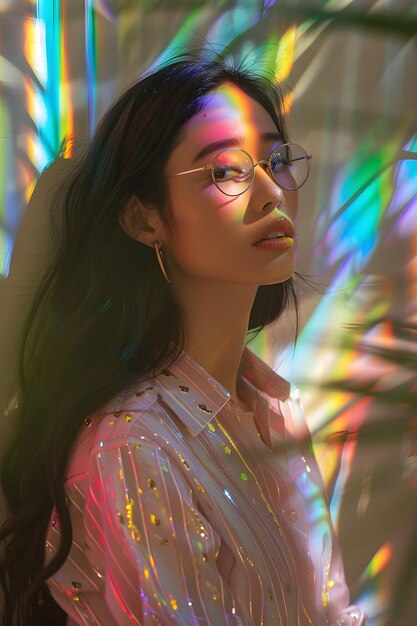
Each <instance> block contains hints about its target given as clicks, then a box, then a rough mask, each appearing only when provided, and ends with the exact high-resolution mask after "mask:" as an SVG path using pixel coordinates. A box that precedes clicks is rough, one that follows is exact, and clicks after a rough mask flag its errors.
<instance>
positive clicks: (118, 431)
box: [66, 379, 161, 480]
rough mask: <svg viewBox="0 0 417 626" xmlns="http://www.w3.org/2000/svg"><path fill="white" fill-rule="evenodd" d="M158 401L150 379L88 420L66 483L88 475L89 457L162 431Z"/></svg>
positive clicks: (75, 445) (74, 451)
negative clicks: (74, 478)
mask: <svg viewBox="0 0 417 626" xmlns="http://www.w3.org/2000/svg"><path fill="white" fill-rule="evenodd" d="M157 400H158V389H157V385H156V384H155V381H153V380H152V379H149V380H147V381H143V382H141V383H138V384H134V385H130V386H129V387H126V388H125V389H123V391H121V392H120V393H119V394H117V395H116V396H114V397H113V398H112V399H111V400H109V401H108V402H107V403H106V404H105V405H103V406H101V407H100V408H99V409H98V410H97V411H94V413H92V414H91V415H89V416H88V417H86V418H85V419H84V422H83V425H82V428H81V430H80V432H79V433H78V436H77V438H76V440H75V442H74V445H73V447H72V451H71V453H70V458H69V464H68V470H67V474H66V479H67V480H68V479H71V478H72V477H75V476H78V475H80V474H83V473H87V472H88V466H89V460H90V457H91V456H92V455H95V454H96V453H97V452H100V451H101V450H103V449H109V448H118V447H120V446H124V445H126V444H128V443H129V441H134V440H137V439H138V438H140V437H144V438H146V439H147V438H149V437H150V435H151V433H152V432H154V431H155V427H156V426H159V430H160V425H161V420H160V417H159V415H158V412H157V411H156V410H155V408H156V407H155V405H156V404H157Z"/></svg>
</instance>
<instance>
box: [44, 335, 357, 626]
mask: <svg viewBox="0 0 417 626" xmlns="http://www.w3.org/2000/svg"><path fill="white" fill-rule="evenodd" d="M237 393H238V396H239V399H241V400H242V401H243V403H244V404H245V406H247V407H248V409H250V410H249V411H242V410H241V408H240V407H239V406H238V404H237V403H236V402H235V401H234V399H233V398H232V397H231V395H230V393H229V392H228V391H227V389H225V388H224V387H223V386H222V385H221V384H220V383H219V382H218V381H216V380H215V379H214V378H213V377H211V376H210V375H209V374H208V373H207V372H206V370H204V369H203V368H202V367H201V366H200V365H199V364H198V363H197V362H196V361H194V360H193V359H192V358H191V357H190V356H189V355H188V354H187V353H185V352H183V353H182V358H181V361H180V363H179V364H178V365H177V366H176V367H174V368H172V370H171V371H167V370H165V371H164V372H163V373H162V374H161V375H160V376H158V377H157V378H153V379H149V380H147V381H142V382H140V383H138V384H136V385H132V386H130V387H129V388H126V389H125V390H124V391H123V392H122V393H121V394H120V395H119V396H117V397H116V398H114V399H113V400H112V401H111V402H109V403H108V404H107V405H106V406H104V407H102V408H101V409H100V410H99V411H97V412H96V413H94V414H93V415H91V416H90V418H89V419H87V420H86V424H85V426H84V428H83V430H82V432H80V433H79V436H78V438H77V441H76V442H75V445H74V447H73V450H72V453H71V456H70V464H69V468H68V473H67V477H66V483H65V485H66V490H67V495H68V502H69V507H70V513H71V520H72V526H73V545H72V548H71V552H70V554H69V556H68V558H67V560H66V561H65V563H64V565H63V566H62V567H61V569H60V570H59V571H58V572H56V573H55V574H54V575H53V576H52V577H51V578H50V579H49V580H48V586H49V588H50V590H51V593H52V595H53V596H54V598H55V600H56V601H57V602H58V603H59V604H60V605H61V606H62V608H63V609H64V610H65V611H66V612H67V614H68V615H69V618H68V626H76V625H81V624H82V625H93V624H94V625H100V626H116V625H117V626H131V625H132V624H134V625H138V626H139V625H140V626H151V625H152V626H155V625H159V626H180V625H181V626H198V625H199V626H231V625H233V626H234V625H240V626H262V625H263V626H279V625H286V626H297V625H299V626H301V625H303V626H304V625H307V624H314V625H315V626H322V625H329V624H332V625H334V626H336V625H337V624H340V625H342V624H344V625H345V626H359V625H362V624H364V623H365V617H364V614H363V612H362V611H361V609H359V608H358V607H356V606H348V604H349V597H348V596H349V594H348V589H347V586H346V583H345V579H344V571H343V564H342V560H341V555H340V551H339V548H338V545H337V542H336V539H335V534H334V530H333V527H332V524H331V520H330V515H329V508H328V505H327V502H326V499H325V496H324V488H323V483H322V480H321V476H320V474H319V470H318V466H317V463H316V461H315V459H314V457H313V454H312V452H311V444H310V438H309V433H308V429H307V425H306V421H305V417H304V412H303V409H302V405H301V403H300V400H299V394H298V389H296V388H295V387H294V385H292V384H291V383H289V382H287V381H286V380H284V379H283V378H282V377H280V376H279V375H277V374H276V373H275V372H274V371H273V370H272V369H271V368H270V367H269V366H268V365H266V363H264V362H263V361H262V360H261V359H260V358H258V357H257V356H256V355H255V354H254V353H253V352H251V351H250V350H249V348H247V347H245V349H244V353H243V356H242V361H241V364H240V369H239V377H238V383H237ZM59 540H60V530H59V519H58V517H57V515H56V514H55V512H54V513H53V515H52V517H51V522H50V526H49V529H48V534H47V537H46V550H45V559H46V562H49V560H50V559H51V558H52V556H53V554H54V551H55V550H56V549H57V546H58V545H59Z"/></svg>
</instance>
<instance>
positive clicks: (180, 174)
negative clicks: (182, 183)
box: [167, 165, 210, 178]
mask: <svg viewBox="0 0 417 626" xmlns="http://www.w3.org/2000/svg"><path fill="white" fill-rule="evenodd" d="M209 169H210V165H205V166H204V167H197V168H196V169H195V170H187V171H186V172H179V173H178V174H169V175H168V176H167V178H171V176H182V175H183V174H191V172H204V171H205V170H209Z"/></svg>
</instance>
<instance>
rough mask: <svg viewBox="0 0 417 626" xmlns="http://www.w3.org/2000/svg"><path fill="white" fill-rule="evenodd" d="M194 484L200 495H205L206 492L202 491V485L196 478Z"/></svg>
mask: <svg viewBox="0 0 417 626" xmlns="http://www.w3.org/2000/svg"><path fill="white" fill-rule="evenodd" d="M194 482H195V484H196V486H197V491H199V492H200V493H205V492H206V490H205V489H204V487H203V486H202V484H201V483H199V482H198V480H197V478H194Z"/></svg>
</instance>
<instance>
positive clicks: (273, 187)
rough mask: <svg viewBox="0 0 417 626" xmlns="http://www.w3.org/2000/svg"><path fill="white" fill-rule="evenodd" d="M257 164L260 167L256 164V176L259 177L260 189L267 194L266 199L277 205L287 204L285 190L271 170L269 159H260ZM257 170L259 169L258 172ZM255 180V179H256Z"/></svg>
mask: <svg viewBox="0 0 417 626" xmlns="http://www.w3.org/2000/svg"><path fill="white" fill-rule="evenodd" d="M256 165H260V167H256V166H255V175H254V178H255V179H256V178H258V183H257V184H258V185H259V189H262V190H263V193H265V194H266V198H267V199H266V201H265V204H266V203H267V202H271V203H274V204H275V206H277V207H283V206H285V202H286V198H285V194H284V190H283V189H282V188H281V187H280V186H279V184H278V183H277V181H276V180H275V178H274V177H273V176H272V174H271V173H270V171H269V165H268V161H258V163H257V164H256ZM256 170H259V171H258V172H257V171H256ZM254 182H255V180H254Z"/></svg>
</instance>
